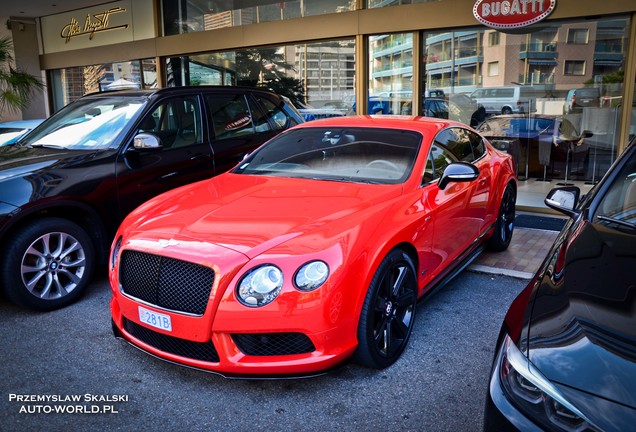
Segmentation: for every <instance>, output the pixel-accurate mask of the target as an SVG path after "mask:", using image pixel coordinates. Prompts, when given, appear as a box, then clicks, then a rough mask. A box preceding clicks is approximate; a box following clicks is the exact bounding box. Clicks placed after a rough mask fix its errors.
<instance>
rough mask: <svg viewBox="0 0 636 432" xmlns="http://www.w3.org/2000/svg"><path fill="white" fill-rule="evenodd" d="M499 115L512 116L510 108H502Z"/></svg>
mask: <svg viewBox="0 0 636 432" xmlns="http://www.w3.org/2000/svg"><path fill="white" fill-rule="evenodd" d="M501 113H502V114H506V115H508V114H512V108H510V107H503V108H502V109H501Z"/></svg>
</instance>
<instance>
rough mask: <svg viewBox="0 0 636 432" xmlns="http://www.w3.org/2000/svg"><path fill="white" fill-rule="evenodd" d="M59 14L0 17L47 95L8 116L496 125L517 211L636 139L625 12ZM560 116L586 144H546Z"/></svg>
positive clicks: (630, 17) (515, 1)
mask: <svg viewBox="0 0 636 432" xmlns="http://www.w3.org/2000/svg"><path fill="white" fill-rule="evenodd" d="M25 3H29V2H28V0H27V1H26V2H25ZM34 3H37V2H34ZM64 3H65V4H64V5H61V4H60V5H57V6H51V5H48V4H47V7H46V8H44V9H45V13H41V14H40V15H38V16H33V15H34V14H32V13H23V12H21V11H20V10H19V9H20V5H17V6H15V7H14V6H11V8H12V9H11V14H10V15H7V16H2V17H0V18H1V19H2V22H3V25H2V29H1V30H0V36H9V37H11V38H12V40H13V44H14V51H15V53H14V57H15V60H16V64H17V66H18V68H20V69H22V70H26V71H28V72H29V73H31V74H34V75H38V76H39V75H40V74H42V77H43V80H44V81H45V83H46V88H45V92H43V94H41V95H37V96H36V98H35V100H34V102H33V103H32V104H31V106H30V107H29V108H28V109H25V110H23V111H22V113H21V114H18V117H22V118H25V119H28V118H41V117H46V116H47V115H49V114H50V113H52V112H54V111H56V110H57V109H59V108H61V107H63V106H64V105H66V104H68V103H69V102H71V101H73V100H75V99H77V98H79V97H81V96H82V95H84V94H87V93H92V92H96V91H109V90H116V89H121V88H156V87H167V86H182V85H248V86H264V87H267V88H271V89H272V90H274V91H276V92H279V93H282V94H284V95H286V96H287V97H289V98H290V99H292V100H293V101H295V102H296V104H297V106H298V107H299V108H302V110H304V112H307V113H311V114H312V115H314V116H315V117H320V116H321V115H325V116H327V115H351V114H380V113H381V114H383V115H387V114H406V115H429V116H438V117H448V118H451V119H455V120H458V121H461V122H464V123H467V124H471V125H472V126H475V127H478V126H479V125H480V123H481V122H482V121H483V120H484V119H486V118H487V119H489V120H492V118H493V117H494V116H502V115H506V116H508V117H509V118H508V119H506V121H505V122H503V121H502V122H500V123H493V124H501V125H502V126H501V130H497V131H494V130H493V127H492V126H490V127H489V128H488V131H490V133H492V139H491V141H492V142H493V144H495V146H496V147H498V148H500V149H502V150H504V151H508V152H510V153H511V154H513V157H514V158H515V163H516V167H517V174H518V178H519V180H520V182H519V191H520V193H519V201H518V204H519V206H520V207H521V208H522V209H523V208H525V207H527V208H529V209H534V210H539V211H542V210H544V209H545V208H544V207H543V204H542V199H543V197H544V196H545V193H546V191H547V190H549V188H550V187H553V186H555V185H557V184H570V183H572V184H576V185H578V186H580V187H582V188H583V190H584V191H585V190H588V189H589V188H590V187H591V186H592V185H593V184H594V183H596V182H597V181H598V180H599V179H600V177H602V175H603V174H604V173H605V172H606V171H607V169H608V168H609V166H610V165H611V163H612V162H613V161H614V160H615V159H616V157H617V156H618V155H619V154H620V153H621V152H622V151H623V150H624V149H625V147H626V146H627V144H628V142H629V139H630V137H632V136H634V135H635V134H636V102H635V94H634V93H635V91H636V26H635V25H634V21H635V20H636V2H635V1H634V0H610V1H605V2H599V1H593V0H504V1H499V0H477V1H475V0H419V1H418V0H295V1H284V2H281V1H274V0H258V1H257V0H122V1H115V2H107V3H102V2H96V1H89V0H86V1H75V2H64ZM70 5H72V7H74V8H73V9H72V10H69V7H71V6H70ZM13 8H15V10H14V9H13ZM7 9H8V6H2V7H0V14H2V13H6V11H7ZM58 9H59V11H58ZM5 23H6V25H4V24H5ZM440 100H443V101H440ZM436 101H438V102H443V106H444V107H445V108H444V109H442V110H441V111H440V109H438V108H436V109H433V108H432V107H433V106H437V105H436V104H435V103H436ZM482 107H483V108H484V109H485V111H486V112H485V113H484V112H483V111H482V110H480V108H482ZM563 118H565V119H567V121H568V122H570V124H572V125H573V127H574V128H575V129H576V131H577V132H576V133H577V135H576V136H577V138H578V137H580V136H582V133H583V131H589V132H590V133H591V136H587V137H584V138H583V139H572V140H571V141H562V142H561V143H562V144H563V145H552V144H551V142H552V141H553V137H556V135H557V132H554V131H553V130H552V129H550V126H549V124H550V122H552V121H553V120H555V119H559V121H562V119H563ZM539 120H540V121H539ZM557 124H558V123H557ZM488 131H484V134H486V135H488V133H487V132H488ZM588 135H589V134H588ZM556 141H558V140H556V138H555V139H554V142H556ZM540 153H541V154H540Z"/></svg>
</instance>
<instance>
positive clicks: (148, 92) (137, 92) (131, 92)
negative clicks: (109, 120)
mask: <svg viewBox="0 0 636 432" xmlns="http://www.w3.org/2000/svg"><path fill="white" fill-rule="evenodd" d="M206 91H214V92H217V93H218V92H220V93H237V92H251V93H257V92H258V93H267V94H270V95H276V96H278V95H277V94H276V93H274V92H272V91H270V90H268V89H264V88H259V87H244V86H179V87H163V88H157V89H125V90H112V91H102V92H96V93H89V94H87V95H85V96H83V97H84V98H89V97H90V98H94V97H111V96H113V95H121V96H131V97H134V96H147V97H150V96H153V95H171V94H181V93H192V92H206Z"/></svg>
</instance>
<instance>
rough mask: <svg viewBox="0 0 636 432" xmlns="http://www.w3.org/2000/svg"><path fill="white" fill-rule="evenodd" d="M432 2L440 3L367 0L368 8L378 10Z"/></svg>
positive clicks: (428, 0) (420, 0)
mask: <svg viewBox="0 0 636 432" xmlns="http://www.w3.org/2000/svg"><path fill="white" fill-rule="evenodd" d="M432 1H440V0H367V7H368V8H380V7H386V6H400V5H406V4H415V3H428V2H432Z"/></svg>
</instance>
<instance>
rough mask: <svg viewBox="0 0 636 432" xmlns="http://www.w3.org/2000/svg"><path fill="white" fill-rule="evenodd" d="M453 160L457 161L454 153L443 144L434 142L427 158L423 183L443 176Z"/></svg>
mask: <svg viewBox="0 0 636 432" xmlns="http://www.w3.org/2000/svg"><path fill="white" fill-rule="evenodd" d="M453 161H455V157H454V156H453V154H452V153H450V152H449V151H448V150H446V149H445V148H444V147H442V146H439V145H437V144H433V145H432V146H431V150H430V152H429V153H428V159H427V160H426V168H424V176H423V177H422V184H426V183H430V182H432V181H434V180H437V179H439V178H440V177H442V174H443V173H444V169H445V168H446V167H447V166H448V165H449V164H450V163H451V162H453Z"/></svg>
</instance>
